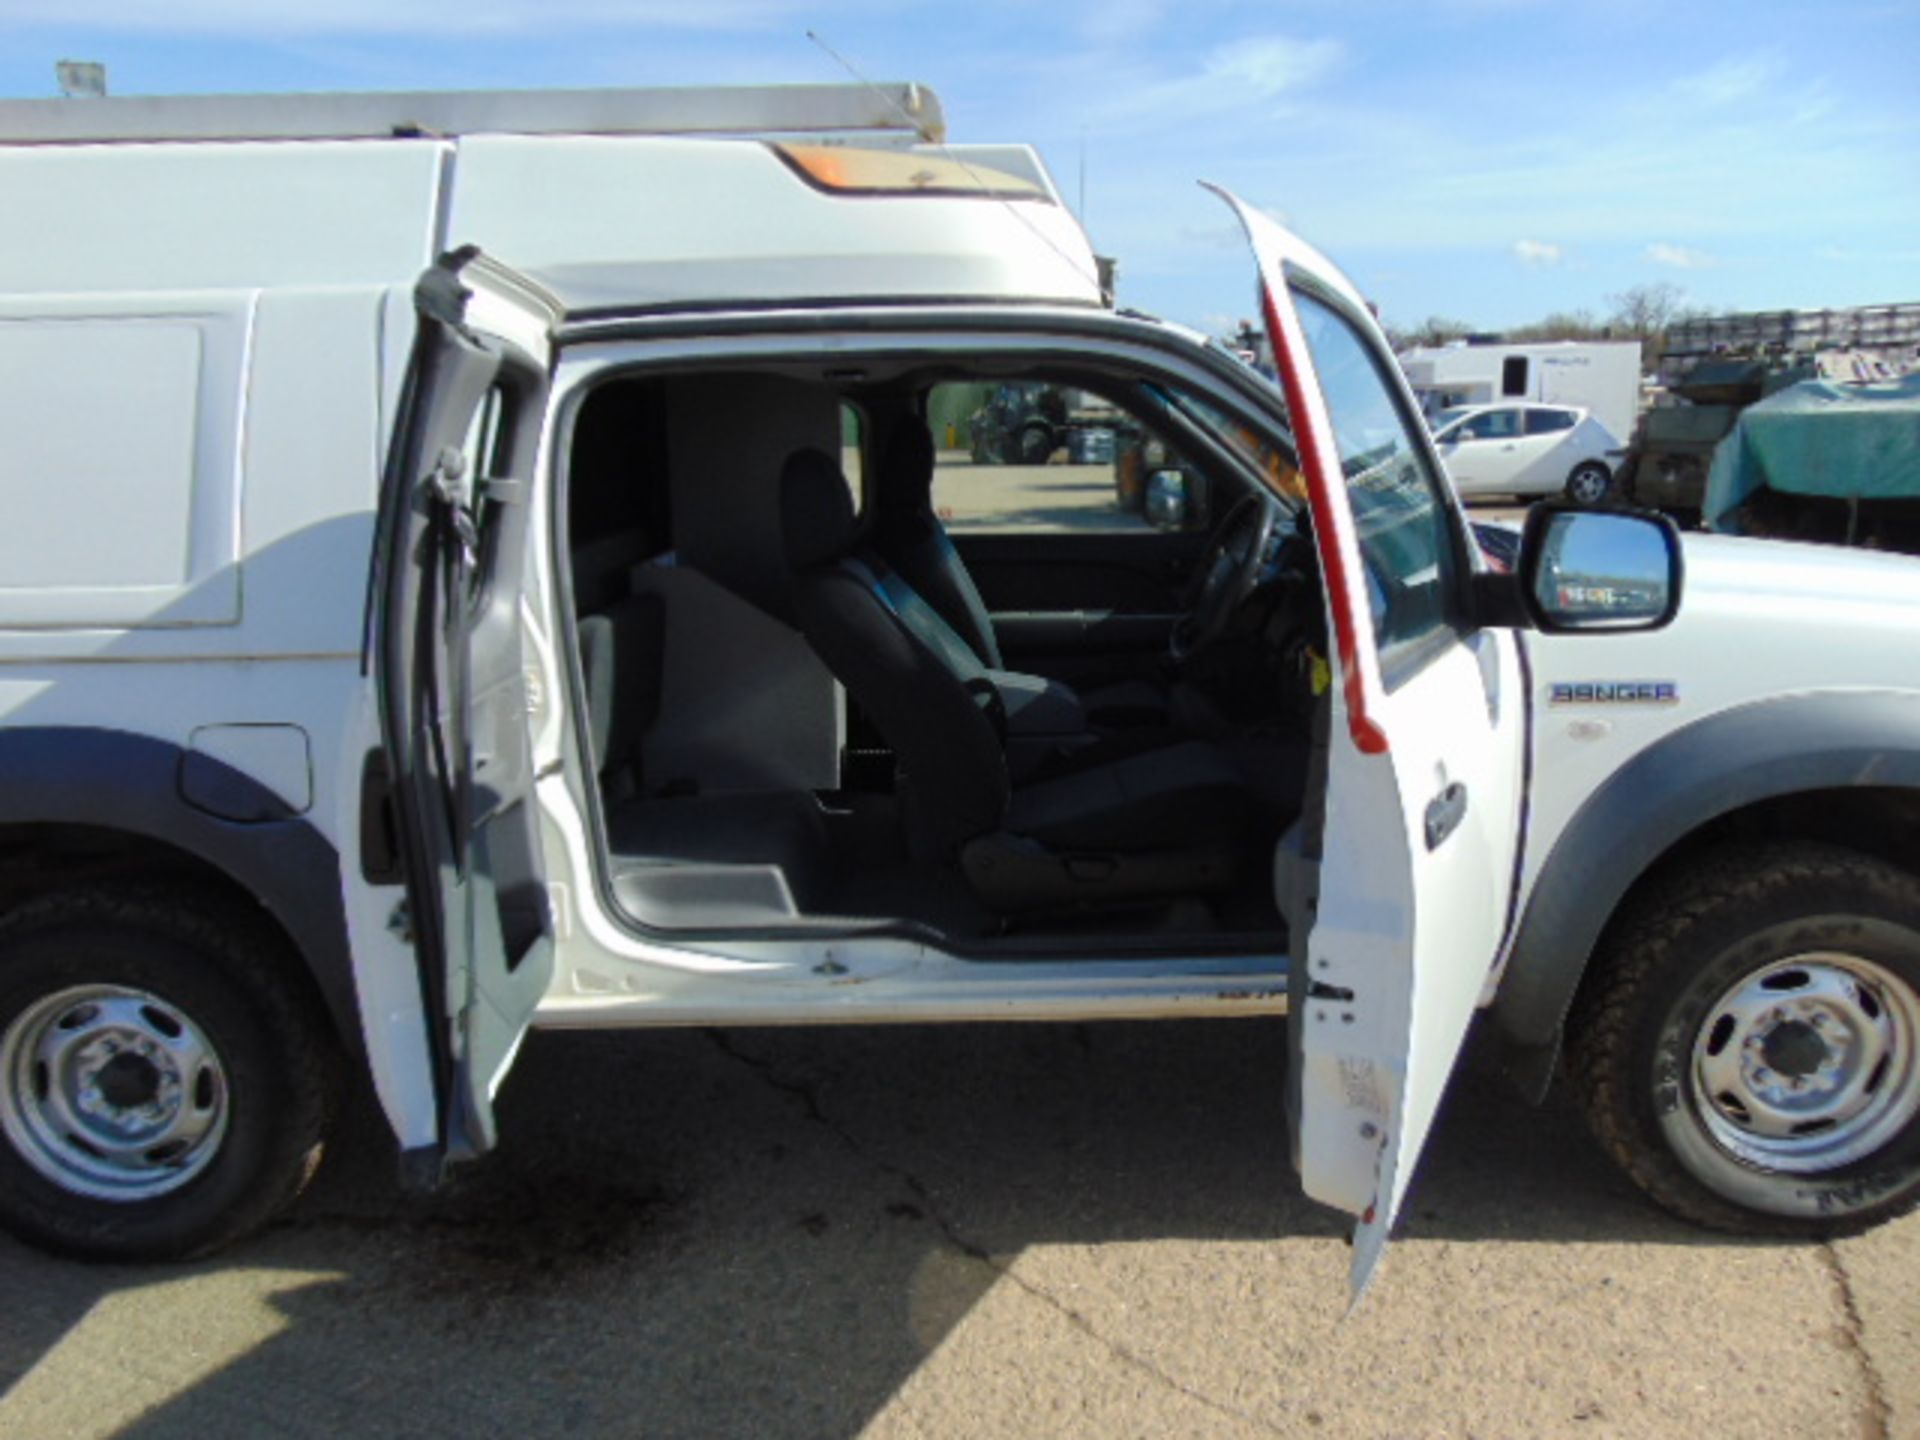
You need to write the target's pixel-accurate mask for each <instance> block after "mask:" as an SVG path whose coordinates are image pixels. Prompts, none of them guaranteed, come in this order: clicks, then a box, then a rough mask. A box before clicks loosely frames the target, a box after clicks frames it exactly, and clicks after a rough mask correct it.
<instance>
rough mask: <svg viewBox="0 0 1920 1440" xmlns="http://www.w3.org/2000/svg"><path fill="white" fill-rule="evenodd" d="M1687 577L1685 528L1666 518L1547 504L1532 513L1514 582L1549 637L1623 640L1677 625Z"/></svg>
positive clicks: (1532, 617) (1532, 618) (1641, 512)
mask: <svg viewBox="0 0 1920 1440" xmlns="http://www.w3.org/2000/svg"><path fill="white" fill-rule="evenodd" d="M1684 570H1685V563H1684V557H1683V554H1682V551H1681V546H1680V531H1679V528H1678V527H1677V526H1676V525H1675V524H1674V523H1673V521H1672V520H1670V519H1668V518H1667V517H1666V516H1665V515H1661V514H1658V513H1656V512H1654V511H1651V510H1631V509H1608V510H1592V509H1583V508H1581V507H1579V506H1576V505H1570V504H1567V503H1565V502H1560V501H1547V502H1543V503H1541V504H1537V505H1535V506H1534V507H1533V508H1532V509H1531V510H1530V511H1528V512H1527V521H1526V528H1525V529H1524V530H1523V531H1522V532H1521V536H1520V554H1519V560H1518V564H1517V565H1516V566H1515V570H1514V574H1513V576H1512V577H1511V580H1512V582H1513V589H1514V590H1517V591H1518V592H1519V593H1518V596H1517V597H1516V598H1517V599H1518V600H1519V602H1520V604H1521V606H1522V607H1523V608H1524V610H1525V612H1526V616H1527V618H1528V620H1529V621H1530V622H1531V624H1532V627H1533V628H1534V629H1536V630H1539V631H1541V632H1542V633H1543V634H1548V635H1568V634H1605V635H1619V634H1630V633H1633V632H1636V631H1645V630H1658V629H1661V628H1662V627H1663V626H1665V625H1667V624H1668V623H1670V622H1671V621H1672V619H1673V617H1674V616H1675V615H1676V614H1677V613H1679V609H1680V592H1681V585H1682V580H1683V575H1684ZM1502 578H1508V577H1502Z"/></svg>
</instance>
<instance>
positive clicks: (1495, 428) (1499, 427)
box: [1459, 410, 1520, 440]
mask: <svg viewBox="0 0 1920 1440" xmlns="http://www.w3.org/2000/svg"><path fill="white" fill-rule="evenodd" d="M1519 433H1520V412H1519V411H1518V410H1482V411H1481V412H1480V413H1479V414H1478V415H1475V416H1474V417H1473V418H1472V419H1471V420H1469V421H1467V423H1466V424H1464V425H1462V426H1461V427H1460V435H1459V438H1460V439H1462V440H1511V439H1513V438H1514V437H1515V436H1517V435H1518V434H1519Z"/></svg>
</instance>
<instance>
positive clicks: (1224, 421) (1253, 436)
mask: <svg viewBox="0 0 1920 1440" xmlns="http://www.w3.org/2000/svg"><path fill="white" fill-rule="evenodd" d="M1142 388H1143V389H1145V390H1146V391H1147V392H1148V393H1149V394H1151V395H1153V397H1154V398H1155V399H1157V400H1159V401H1160V403H1161V404H1163V405H1165V406H1166V407H1167V408H1168V409H1169V410H1174V411H1178V412H1179V414H1180V415H1181V416H1182V417H1183V418H1184V419H1186V420H1187V421H1188V422H1189V423H1190V424H1192V425H1193V426H1195V427H1196V428H1197V429H1199V430H1202V431H1204V432H1205V433H1206V434H1207V436H1208V437H1209V438H1211V439H1213V440H1214V441H1216V442H1217V443H1218V444H1219V445H1220V446H1221V447H1222V448H1223V449H1226V450H1228V451H1231V452H1232V453H1233V455H1234V456H1235V457H1236V458H1238V459H1239V460H1241V461H1242V462H1244V463H1245V464H1246V465H1247V466H1248V467H1249V468H1251V469H1252V470H1254V471H1256V472H1258V473H1259V474H1261V475H1264V476H1265V477H1266V478H1267V482H1268V485H1269V487H1270V488H1271V489H1273V490H1274V491H1275V492H1276V493H1278V494H1279V495H1280V496H1281V498H1283V499H1285V500H1288V501H1290V502H1292V503H1293V504H1294V505H1304V504H1305V503H1306V498H1307V487H1306V482H1305V481H1304V480H1302V479H1301V476H1300V466H1299V464H1298V462H1296V461H1295V459H1294V457H1293V450H1292V448H1291V446H1287V445H1285V444H1284V442H1282V443H1280V444H1275V443H1270V442H1269V441H1268V440H1267V439H1266V437H1265V436H1264V435H1263V434H1261V433H1260V432H1258V431H1255V430H1254V429H1253V428H1252V427H1250V426H1247V425H1243V424H1241V423H1240V422H1239V421H1238V420H1235V419H1234V418H1233V417H1231V416H1229V415H1226V414H1223V413H1222V412H1221V411H1219V410H1216V409H1214V408H1213V406H1211V405H1209V404H1207V403H1206V401H1204V400H1198V399H1196V398H1194V396H1192V395H1190V394H1188V393H1187V392H1186V391H1184V390H1169V389H1168V388H1166V387H1165V386H1163V385H1147V386H1143V387H1142Z"/></svg>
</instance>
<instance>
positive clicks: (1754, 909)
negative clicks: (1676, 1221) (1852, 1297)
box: [1568, 844, 1920, 1236]
mask: <svg viewBox="0 0 1920 1440" xmlns="http://www.w3.org/2000/svg"><path fill="white" fill-rule="evenodd" d="M1594 964H1595V968H1594V970H1593V972H1592V973H1591V975H1590V978H1589V980H1588V982H1587V984H1586V985H1585V986H1584V987H1583V989H1582V992H1581V995H1580V998H1579V1001H1578V1002H1577V1004H1576V1007H1575V1011H1574V1014H1573V1016H1572V1017H1571V1018H1570V1021H1569V1036H1568V1064H1569V1069H1570V1070H1571V1072H1572V1075H1573V1077H1574V1081H1575V1083H1576V1085H1577V1087H1578V1090H1579V1093H1580V1098H1581V1101H1582V1103H1583V1104H1584V1106H1585V1108H1586V1111H1587V1116H1588V1119H1589V1121H1590V1122H1591V1124H1592V1126H1593V1129H1594V1132H1595V1134H1596V1135H1597V1136H1598V1137H1599V1139H1600V1141H1601V1143H1602V1144H1603V1145H1604V1146H1605V1147H1606V1148H1607V1150H1608V1151H1609V1152H1610V1153H1611V1154H1612V1155H1613V1156H1614V1158H1615V1159H1616V1160H1617V1161H1619V1163H1620V1164H1621V1165H1622V1166H1623V1167H1624V1168H1625V1169H1626V1171H1627V1173H1628V1174H1629V1175H1630V1176H1632V1178H1633V1179H1634V1181H1635V1182H1636V1183H1637V1184H1639V1186H1640V1187H1641V1188H1642V1189H1643V1190H1645V1191H1646V1192H1647V1193H1648V1194H1649V1195H1651V1196H1652V1197H1653V1199H1655V1200H1656V1201H1658V1202H1659V1203H1660V1204H1661V1205H1663V1206H1665V1207H1666V1208H1667V1209H1669V1210H1671V1211H1673V1212H1674V1213H1676V1214H1678V1215H1681V1216H1684V1217H1685V1218H1687V1219H1689V1220H1693V1221H1697V1222H1699V1223H1701V1224H1705V1225H1710V1226H1713V1227H1715V1228H1718V1229H1725V1230H1732V1231H1737V1232H1742V1233H1748V1234H1771V1235H1812V1236H1817V1235H1832V1234H1844V1233H1849V1232H1853V1231H1858V1230H1863V1229H1865V1228H1867V1227H1868V1226H1871V1225H1875V1224H1878V1223H1879V1222H1881V1221H1883V1220H1886V1219H1889V1218H1891V1217H1893V1216H1895V1215H1899V1214H1902V1213H1904V1212H1906V1211H1908V1210H1910V1209H1912V1208H1914V1206H1915V1205H1916V1203H1920V885H1916V883H1915V881H1914V879H1913V877H1912V876H1910V875H1908V874H1906V873H1905V872H1903V871H1901V870H1898V869H1896V868H1895V867H1893V866H1891V865H1888V864H1886V863H1885V862H1883V861H1880V860H1876V859H1873V858H1871V857H1868V856H1864V855H1857V854H1854V853H1851V852H1849V851H1845V850H1839V849H1835V848H1831V847H1827V846H1819V845H1785V844H1782V845H1769V846H1756V847H1741V848H1736V849H1731V850H1728V851H1725V852H1722V853H1721V854H1719V855H1717V856H1715V857H1713V858H1712V859H1710V860H1709V861H1707V862H1705V863H1704V864H1702V865H1700V866H1698V867H1697V868H1695V869H1694V870H1692V871H1691V872H1690V873H1689V874H1688V875H1687V876H1686V877H1684V878H1683V879H1682V880H1680V881H1679V882H1677V883H1676V884H1674V885H1671V886H1669V887H1667V888H1666V889H1665V890H1663V891H1662V892H1661V893H1659V894H1657V895H1654V896H1650V897H1648V898H1647V899H1646V900H1645V902H1643V903H1642V904H1640V905H1639V906H1638V907H1637V909H1636V911H1635V913H1634V915H1633V916H1632V917H1631V918H1629V919H1628V920H1627V921H1626V922H1624V923H1623V924H1622V925H1621V926H1619V927H1618V929H1617V931H1616V932H1615V933H1614V934H1613V936H1612V937H1610V939H1609V941H1608V942H1607V943H1606V945H1605V946H1604V948H1603V951H1602V953H1601V954H1599V955H1597V956H1596V957H1595V962H1594Z"/></svg>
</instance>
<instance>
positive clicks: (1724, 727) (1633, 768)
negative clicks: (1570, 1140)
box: [1490, 692, 1920, 1100]
mask: <svg viewBox="0 0 1920 1440" xmlns="http://www.w3.org/2000/svg"><path fill="white" fill-rule="evenodd" d="M1765 836H1797V837H1799V838H1803V839H1821V840H1828V841H1830V842H1832V843H1835V844H1838V845H1842V846H1845V847H1847V848H1851V849H1854V850H1860V851H1864V852H1866V853H1869V854H1874V855H1878V856H1880V857H1881V858H1883V859H1887V860H1890V861H1892V862H1893V863H1895V864H1898V865H1900V866H1902V867H1903V868H1905V869H1907V870H1908V871H1910V872H1911V871H1916V870H1920V695H1914V694H1903V693H1895V692H1852V693H1847V694H1822V695H1798V696H1786V697H1781V698H1778V699H1772V700H1764V701H1759V702H1755V703H1753V704H1751V705H1746V706H1741V707H1739V708H1737V709H1733V710H1728V711H1722V712H1720V713H1718V714H1715V715H1710V716H1707V717H1704V718H1703V719H1700V720H1697V721H1695V722H1694V723H1693V724H1691V725H1689V726H1686V727H1685V728H1683V729H1681V730H1678V731H1675V732H1674V733H1673V734H1671V735H1668V736H1666V737H1665V738H1664V739H1662V740H1659V741H1657V742H1655V743H1654V744H1653V745H1650V746H1648V747H1647V748H1646V749H1645V750H1643V751H1641V752H1640V753H1639V754H1638V755H1635V756H1634V757H1633V758H1632V759H1631V760H1629V761H1628V762H1627V763H1626V764H1625V765H1623V766H1622V767H1621V768H1620V769H1619V770H1617V771H1615V772H1614V774H1613V775H1612V776H1611V777H1609V778H1608V780H1607V781H1606V783H1605V784H1603V785H1602V786H1600V788H1599V789H1597V790H1596V791H1595V792H1594V793H1593V794H1592V795H1590V796H1589V797H1588V798H1587V800H1586V803H1585V804H1583V805H1582V806H1581V808H1580V810H1579V811H1578V812H1577V813H1576V814H1575V816H1574V818H1573V820H1572V821H1571V822H1570V823H1569V824H1568V825H1567V827H1566V829H1565V830H1564V831H1562V832H1561V834H1560V836H1559V838H1558V839H1557V840H1556V841H1555V842H1554V845H1553V849H1552V851H1551V852H1550V853H1549V854H1548V856H1547V859H1546V862H1545V864H1544V865H1543V866H1542V867H1541V870H1540V874H1539V878H1538V879H1537V880H1536V881H1535V882H1534V885H1533V887H1532V889H1531V891H1530V892H1529V894H1528V896H1527V898H1526V904H1525V908H1524V909H1523V911H1522V913H1521V918H1520V923H1519V926H1518V928H1517V929H1516V931H1515V935H1514V943H1513V947H1512V950H1511V952H1510V954H1509V956H1508V960H1507V966H1506V970H1505V973H1504V974H1503V975H1502V977H1501V982H1500V987H1499V991H1498V993H1497V994H1496V996H1495V998H1494V1001H1493V1004H1492V1006H1491V1007H1490V1008H1491V1011H1492V1015H1491V1018H1492V1022H1493V1028H1494V1032H1495V1035H1496V1036H1497V1038H1498V1040H1499V1042H1500V1044H1501V1046H1502V1048H1503V1049H1504V1051H1505V1060H1506V1064H1507V1069H1508V1071H1509V1073H1510V1074H1511V1075H1512V1076H1513V1077H1514V1079H1515V1080H1516V1081H1517V1082H1518V1083H1519V1084H1520V1085H1521V1087H1522V1088H1523V1089H1524V1090H1525V1091H1526V1092H1527V1093H1528V1094H1529V1095H1530V1096H1531V1097H1533V1098H1534V1099H1536V1100H1537V1099H1539V1098H1541V1097H1543V1096H1544V1095H1545V1093H1546V1091H1547V1088H1548V1085H1549V1083H1550V1082H1551V1078H1552V1074H1553V1068H1554V1062H1555V1060H1556V1059H1557V1057H1558V1054H1559V1048H1560V1042H1561V1038H1562V1030H1563V1027H1564V1025H1565V1022H1566V1017H1567V1014H1568V1011H1569V1010H1570V1008H1571V1007H1572V1004H1573V999H1574V995H1575V993H1576V992H1577V990H1578V989H1579V986H1580V983H1581V981H1582V979H1583V978H1584V977H1585V975H1586V972H1587V965H1588V962H1589V960H1590V959H1591V957H1592V955H1593V953H1594V951H1595V949H1596V948H1597V947H1598V945H1599V943H1600V941H1601V939H1602V938H1603V937H1604V935H1605V934H1606V932H1607V929H1608V927H1609V926H1610V925H1611V924H1612V923H1613V922H1614V920H1615V919H1616V917H1618V916H1619V915H1620V914H1621V913H1622V911H1623V909H1625V908H1627V907H1629V906H1630V905H1631V903H1632V902H1633V900H1634V899H1635V898H1636V897H1637V896H1639V895H1642V894H1644V893H1645V892H1646V890H1647V888H1648V887H1650V886H1653V885H1656V884H1658V883H1659V882H1660V881H1662V880H1663V879H1665V878H1666V877H1667V876H1668V875H1670V874H1673V873H1674V872H1675V871H1676V869H1677V868H1679V867H1682V866H1684V865H1685V864H1686V863H1687V861H1688V859H1689V857H1690V856H1692V855H1697V854H1701V853H1704V852H1705V851H1707V850H1710V849H1713V848H1715V847H1717V846H1719V845H1722V844H1725V843H1729V842H1732V841H1735V840H1742V839H1752V838H1760V837H1765Z"/></svg>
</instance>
